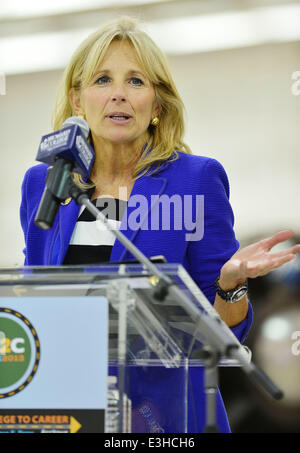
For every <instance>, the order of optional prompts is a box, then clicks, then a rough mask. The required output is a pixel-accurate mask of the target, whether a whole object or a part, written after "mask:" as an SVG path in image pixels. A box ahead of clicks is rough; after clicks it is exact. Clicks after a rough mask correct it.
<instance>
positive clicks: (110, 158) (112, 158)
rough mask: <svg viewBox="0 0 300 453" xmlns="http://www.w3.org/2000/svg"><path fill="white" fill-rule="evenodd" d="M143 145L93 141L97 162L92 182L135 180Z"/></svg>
mask: <svg viewBox="0 0 300 453" xmlns="http://www.w3.org/2000/svg"><path fill="white" fill-rule="evenodd" d="M144 143H145V140H144V139H143V143H141V141H139V143H134V144H132V143H121V144H120V143H112V142H108V143H106V142H104V141H103V140H93V144H94V149H95V154H96V157H95V162H94V166H93V170H92V173H91V176H90V178H91V180H92V181H93V182H94V183H95V184H97V181H98V180H100V179H101V180H102V181H103V180H105V181H111V182H112V183H113V182H115V181H117V180H128V179H130V178H132V179H133V174H134V169H135V167H136V164H137V162H138V160H139V158H140V156H141V153H142V149H143V146H144Z"/></svg>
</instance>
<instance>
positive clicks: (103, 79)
mask: <svg viewBox="0 0 300 453" xmlns="http://www.w3.org/2000/svg"><path fill="white" fill-rule="evenodd" d="M108 81H109V78H108V77H107V76H101V77H99V78H98V79H97V80H96V83H97V84H98V85H104V84H105V83H107V82H108Z"/></svg>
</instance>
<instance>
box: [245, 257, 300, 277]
mask: <svg viewBox="0 0 300 453" xmlns="http://www.w3.org/2000/svg"><path fill="white" fill-rule="evenodd" d="M295 258H296V255H295V254H294V253H290V254H288V255H286V254H285V255H284V256H281V257H276V258H273V259H272V260H270V259H266V260H263V261H260V262H259V263H257V262H254V261H246V260H245V261H243V262H241V264H240V270H241V271H242V273H243V275H244V276H245V277H246V278H256V277H262V276H263V275H267V274H268V273H269V272H271V271H273V270H274V269H277V268H279V267H281V266H282V265H283V264H285V263H288V262H289V261H292V260H294V259H295Z"/></svg>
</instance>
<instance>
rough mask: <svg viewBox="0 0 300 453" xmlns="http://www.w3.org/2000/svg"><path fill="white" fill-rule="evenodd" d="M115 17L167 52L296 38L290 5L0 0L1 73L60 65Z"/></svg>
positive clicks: (298, 29)
mask: <svg viewBox="0 0 300 453" xmlns="http://www.w3.org/2000/svg"><path fill="white" fill-rule="evenodd" d="M83 5H84V6H83ZM121 14H129V15H134V16H137V17H139V18H140V19H141V21H142V27H143V28H144V29H145V30H146V31H147V32H148V33H149V34H150V35H151V36H152V38H153V39H154V40H155V41H156V42H157V43H158V44H159V46H160V47H161V48H162V49H163V50H164V51H165V52H166V53H167V54H185V53H198V52H209V51H214V50H222V49H228V48H238V47H245V46H253V45H261V44H266V43H276V42H292V41H299V40H300V3H299V1H292V0H291V1H289V2H287V1H279V0H260V1H258V0H257V1H256V0H239V1H237V0H226V1H225V0H165V1H161V0H123V1H121V0H85V1H84V2H83V1H82V0H72V1H71V0H51V1H48V0H43V2H41V1H40V0H39V1H37V0H27V1H26V2H24V0H1V4H0V73H4V74H6V75H9V74H20V73H27V72H35V71H46V70H53V69H60V68H63V67H65V66H66V64H67V62H68V60H69V58H70V55H71V54H72V52H73V51H74V50H75V48H76V47H77V45H78V44H79V43H80V42H81V41H82V40H83V39H84V38H85V37H86V36H87V35H88V34H89V33H91V32H93V31H94V30H95V29H96V28H98V27H99V26H100V25H101V24H102V23H104V22H106V21H108V20H111V19H112V18H115V17H116V15H121Z"/></svg>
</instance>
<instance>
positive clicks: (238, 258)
mask: <svg viewBox="0 0 300 453" xmlns="http://www.w3.org/2000/svg"><path fill="white" fill-rule="evenodd" d="M293 235H294V233H293V231H291V230H285V231H280V232H278V233H276V234H274V235H273V236H271V237H269V238H267V239H263V240H261V241H259V242H255V243H254V244H251V245H248V246H247V247H244V248H242V249H240V250H238V251H237V252H236V253H235V254H234V255H233V256H232V257H231V259H230V260H228V261H227V262H226V263H225V264H224V266H223V267H222V270H221V275H220V285H221V287H222V288H223V289H224V290H227V289H230V288H233V287H235V286H236V285H238V284H239V283H242V282H244V281H245V280H246V279H247V278H255V277H259V276H262V275H266V274H268V273H269V272H270V271H272V270H274V269H277V268H278V267H280V266H282V265H283V264H285V263H287V262H288V261H292V260H293V259H295V258H296V254H297V253H299V252H300V244H297V245H294V246H293V247H291V248H288V249H287V250H284V251H281V252H278V253H271V249H272V248H273V247H274V246H275V245H277V244H279V243H281V242H284V241H286V240H288V239H290V238H291V237H292V236H293Z"/></svg>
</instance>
